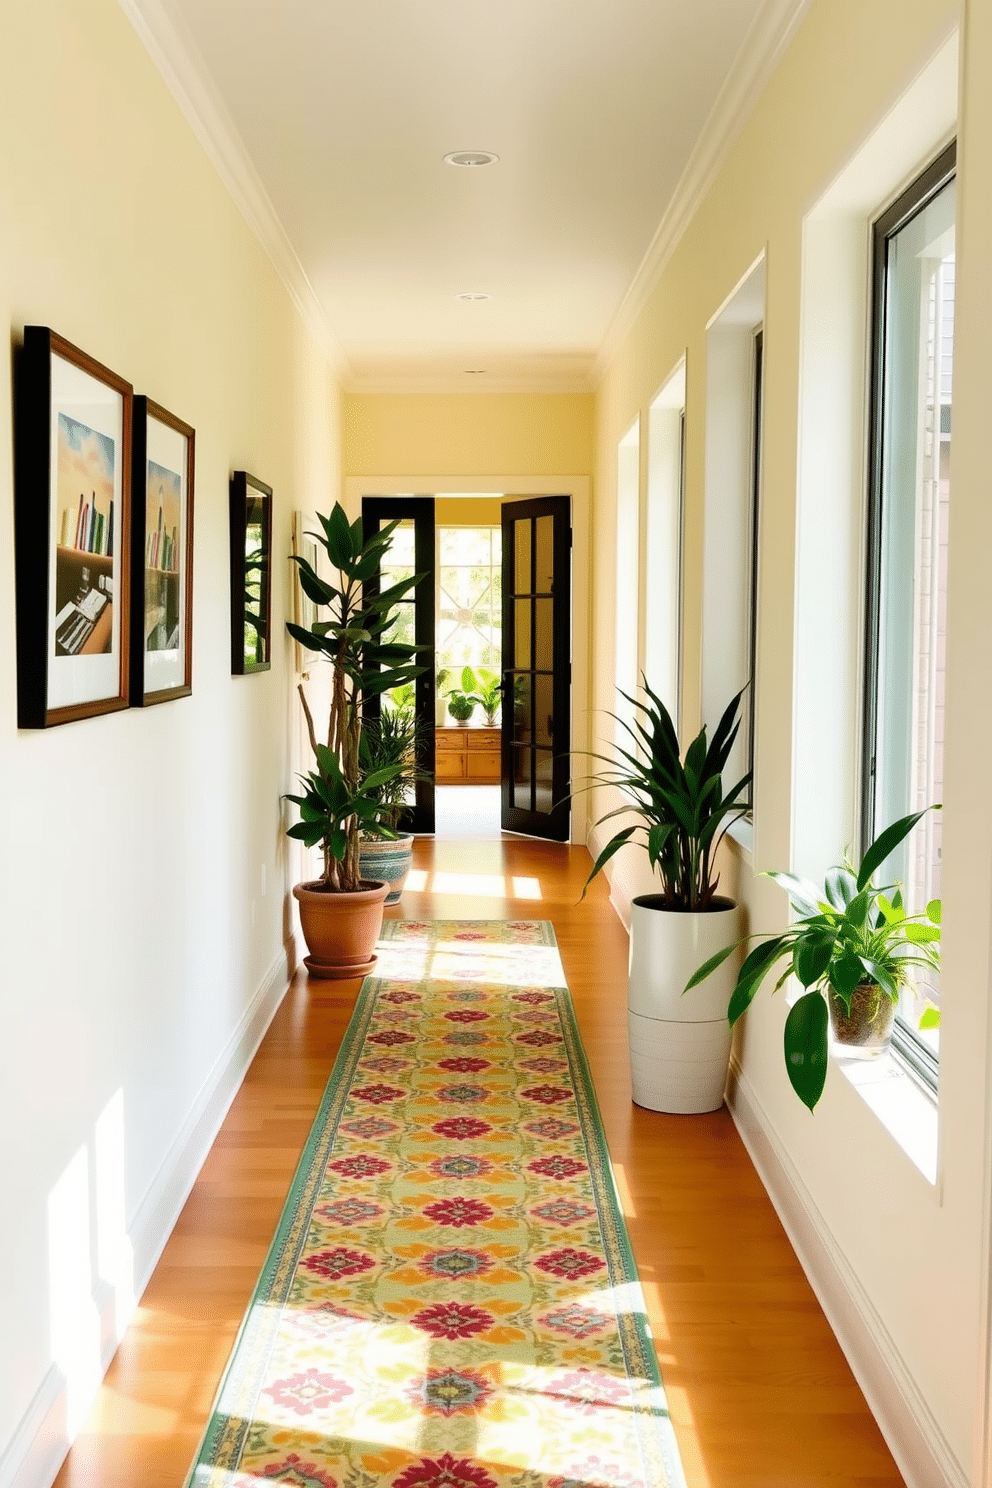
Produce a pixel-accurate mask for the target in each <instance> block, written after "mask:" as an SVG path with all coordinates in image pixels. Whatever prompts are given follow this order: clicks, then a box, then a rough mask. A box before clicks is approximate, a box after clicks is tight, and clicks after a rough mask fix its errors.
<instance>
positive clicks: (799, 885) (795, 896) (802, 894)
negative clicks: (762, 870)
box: [765, 871, 820, 916]
mask: <svg viewBox="0 0 992 1488" xmlns="http://www.w3.org/2000/svg"><path fill="white" fill-rule="evenodd" d="M765 877H766V878H770V879H772V880H773V882H774V883H777V884H779V885H780V886H781V887H782V888H783V889H784V890H785V892H786V893H787V894H788V896H789V899H790V901H791V903H792V906H793V908H794V909H798V911H799V913H800V914H801V915H810V916H812V915H817V914H819V913H820V891H819V889H818V888H817V887H816V884H813V883H810V881H809V879H807V878H796V876H795V874H793V873H777V872H774V871H773V872H771V873H766V874H765Z"/></svg>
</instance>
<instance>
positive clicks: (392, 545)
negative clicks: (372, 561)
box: [379, 521, 417, 589]
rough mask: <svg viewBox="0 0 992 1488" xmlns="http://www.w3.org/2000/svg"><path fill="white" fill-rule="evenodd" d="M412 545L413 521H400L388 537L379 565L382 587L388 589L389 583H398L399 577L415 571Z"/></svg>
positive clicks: (403, 577) (409, 575)
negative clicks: (387, 544)
mask: <svg viewBox="0 0 992 1488" xmlns="http://www.w3.org/2000/svg"><path fill="white" fill-rule="evenodd" d="M413 545H414V528H413V522H412V521H409V522H401V523H400V525H399V526H398V527H397V529H396V531H395V532H394V533H393V535H392V537H391V538H390V539H389V547H388V548H387V549H386V552H385V553H384V554H383V558H382V563H381V564H380V565H379V568H380V573H381V575H382V581H381V582H382V587H383V589H388V588H389V587H390V585H391V584H398V583H399V582H400V580H401V579H408V578H410V577H412V575H413V574H415V573H416V571H417V570H416V567H415V566H414V550H413Z"/></svg>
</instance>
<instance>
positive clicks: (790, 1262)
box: [57, 837, 903, 1488]
mask: <svg viewBox="0 0 992 1488" xmlns="http://www.w3.org/2000/svg"><path fill="white" fill-rule="evenodd" d="M588 868H589V858H588V855H587V854H586V852H585V851H584V850H582V849H578V848H570V847H565V846H559V845H557V844H544V843H535V842H532V841H528V840H525V839H521V838H509V837H507V838H504V839H503V840H498V839H496V840H488V841H480V842H473V841H469V840H464V839H463V840H439V841H437V842H434V841H432V840H430V839H422V840H420V841H419V842H418V843H417V847H416V857H415V864H414V879H413V883H414V885H415V887H413V888H408V889H407V890H406V892H405V893H404V896H403V900H402V904H401V906H400V907H399V908H398V909H397V910H391V911H387V913H389V914H395V915H399V916H402V915H406V916H408V917H411V918H414V917H415V918H421V917H433V918H457V919H464V918H471V917H473V916H478V917H481V918H533V919H549V920H551V922H552V923H553V925H554V927H555V931H556V934H557V937H558V941H559V945H560V947H561V953H562V960H563V962H564V966H565V972H566V976H567V978H568V982H569V986H570V987H571V990H572V995H573V998H574V1002H575V1007H576V1011H577V1015H578V1020H579V1024H580V1027H581V1030H582V1036H583V1039H584V1042H585V1046H586V1051H587V1053H588V1056H589V1063H590V1066H591V1069H592V1072H593V1078H594V1080H595V1083H596V1089H597V1092H598V1095H599V1100H600V1104H601V1107H602V1113H603V1119H604V1122H605V1125H606V1130H607V1136H608V1138H609V1144H610V1150H611V1153H612V1156H613V1161H614V1166H615V1170H616V1176H617V1180H618V1187H619V1190H620V1194H621V1198H622V1201H623V1205H624V1209H625V1211H626V1214H627V1221H628V1225H629V1228H630V1234H631V1240H632V1242H633V1247H634V1252H635V1255H636V1258H637V1262H638V1266H639V1268H640V1274H641V1279H642V1281H643V1285H644V1290H645V1294H646V1298H647V1305H648V1311H649V1314H650V1319H651V1326H652V1331H653V1334H654V1338H655V1342H656V1345H657V1350H658V1356H659V1360H660V1363H661V1368H662V1372H663V1375H664V1380H665V1386H666V1390H667V1394H668V1399H669V1404H670V1407H671V1410H672V1415H673V1419H674V1422H675V1428H676V1432H677V1436H678V1441H679V1447H680V1450H681V1453H682V1459H683V1463H684V1466H685V1472H686V1477H687V1480H688V1483H689V1485H690V1488H828V1485H829V1488H838V1485H845V1488H896V1485H899V1484H901V1483H902V1481H903V1480H902V1478H901V1476H900V1475H899V1473H898V1471H897V1470H896V1467H895V1465H894V1463H893V1461H892V1458H891V1456H890V1454H889V1452H888V1450H887V1448H886V1446H885V1444H884V1442H883V1440H882V1438H881V1435H880V1433H879V1431H878V1428H877V1427H876V1425H875V1423H874V1420H873V1419H872V1417H871V1415H870V1413H869V1411H868V1408H867V1406H866V1404H865V1401H864V1398H863V1396H862V1394H861V1392H860V1390H859V1388H858V1386H857V1384H856V1383H855V1381H854V1379H853V1377H852V1375H851V1373H850V1370H849V1369H848V1366H847V1364H846V1362H845V1360H844V1357H843V1355H842V1354H841V1351H840V1348H839V1347H838V1345H837V1343H836V1341H835V1339H834V1337H833V1334H832V1333H831V1331H830V1328H829V1326H828V1325H827V1322H826V1320H825V1318H824V1316H823V1314H822V1312H821V1311H820V1308H819V1306H818V1304H817V1302H816V1299H815V1297H814V1296H813V1293H812V1291H811V1290H810V1288H809V1285H808V1284H807V1282H806V1279H805V1277H804V1275H803V1273H802V1271H801V1269H800V1267H799V1264H798V1262H797V1260H796V1258H795V1255H794V1254H793V1251H792V1249H791V1246H790V1245H789V1242H788V1240H787V1239H786V1236H785V1234H784V1232H783V1230H782V1227H781V1225H780V1224H779V1221H778V1219H777V1217H776V1215H775V1212H774V1210H773V1209H772V1206H771V1204H770V1203H769V1201H768V1198H767V1196H766V1195H765V1192H764V1189H763V1188H762V1186H761V1183H760V1181H759V1180H758V1177H757V1175H756V1173H755V1172H754V1169H753V1168H752V1166H751V1163H750V1161H749V1159H748V1157H747V1154H746V1152H745V1150H744V1148H743V1146H742V1145H741V1142H740V1140H739V1138H738V1136H737V1133H736V1130H735V1128H734V1126H733V1123H732V1121H731V1119H730V1117H729V1115H728V1114H727V1112H726V1110H722V1111H720V1112H717V1113H715V1114H713V1115H709V1116H692V1117H676V1116H663V1115H660V1114H658V1113H655V1112H649V1111H644V1110H641V1109H639V1108H638V1107H636V1106H633V1105H632V1104H631V1101H630V1090H629V1080H628V1072H627V1054H626V1020H625V1007H624V1003H625V988H626V961H627V937H626V933H625V932H624V930H623V927H622V926H621V924H620V922H619V920H618V919H617V917H616V915H615V913H614V911H613V909H612V908H611V906H610V905H609V903H608V900H607V891H606V885H605V882H604V881H602V880H599V881H597V883H596V884H595V885H594V886H593V888H592V889H591V890H590V893H589V894H588V895H587V897H586V899H585V901H584V902H583V903H582V904H581V905H580V904H579V903H578V900H579V894H580V892H581V888H582V884H583V881H584V879H585V875H586V873H587V871H588ZM357 990H358V987H357V984H355V983H327V982H324V983H320V982H308V979H307V976H306V973H305V972H304V973H302V974H298V975H297V977H296V978H295V980H294V982H293V985H292V987H291V988H290V991H289V993H288V995H287V997H286V999H285V1000H284V1002H283V1004H282V1006H281V1007H280V1009H279V1012H278V1013H277V1015H276V1017H275V1019H274V1021H273V1023H272V1026H271V1028H270V1030H269V1032H268V1034H267V1035H266V1037H265V1039H264V1041H263V1043H262V1045H261V1048H260V1049H259V1052H258V1054H257V1056H256V1058H255V1060H254V1063H253V1064H252V1067H251V1070H250V1071H249V1074H248V1077H247V1079H246V1080H245V1083H244V1086H243V1088H242V1090H241V1091H240V1093H239V1095H238V1096H237V1098H236V1100H235V1101H234V1104H233V1106H232V1107H231V1110H230V1112H229V1114H228V1117H227V1119H226V1121H225V1122H224V1125H223V1128H222V1130H221V1132H220V1133H219V1135H218V1137H217V1140H216V1142H215V1143H214V1146H213V1149H212V1151H211V1153H210V1156H209V1158H208V1160H207V1162H206V1164H205V1166H204V1168H203V1171H202V1173H201V1174H200V1177H199V1179H198V1180H197V1183H196V1185H195V1187H194V1190H193V1192H192V1194H191V1195H190V1198H189V1201H188V1202H187V1204H186V1206H185V1208H184V1210H183V1212H182V1215H181V1217H180V1220H179V1222H178V1224H177V1226H176V1229H175V1231H174V1233H173V1235H172V1237H171V1239H170V1241H169V1243H168V1245H167V1247H166V1249H165V1252H164V1254H163V1256H162V1259H161V1261H160V1263H159V1265H158V1267H157V1269H156V1271H155V1273H154V1276H153V1277H152V1280H151V1282H150V1284H149V1286H148V1288H147V1290H146V1292H145V1295H144V1297H143V1298H142V1301H141V1306H140V1309H139V1312H138V1315H137V1317H136V1319H135V1322H134V1323H133V1325H132V1327H131V1328H130V1329H129V1331H128V1333H127V1335H126V1337H125V1339H124V1342H123V1343H122V1345H121V1347H120V1349H119V1351H118V1353H117V1356H116V1358H115V1360H114V1363H113V1365H112V1366H111V1369H110V1372H109V1373H108V1375H107V1378H106V1380H105V1382H104V1386H103V1388H102V1390H101V1393H100V1397H99V1400H98V1402H97V1405H96V1407H95V1409H94V1411H93V1413H92V1416H91V1418H90V1420H89V1421H88V1423H87V1425H86V1426H85V1428H84V1430H83V1432H82V1434H81V1435H80V1437H79V1439H78V1440H77V1443H76V1445H75V1446H74V1448H73V1449H72V1452H71V1453H70V1455H69V1457H68V1459H67V1461H66V1463H65V1465H64V1467H63V1469H62V1472H61V1473H60V1475H59V1478H58V1480H57V1481H58V1484H59V1485H60V1488H159V1485H161V1488H179V1485H180V1484H182V1482H183V1480H184V1477H185V1474H186V1472H187V1470H188V1467H189V1464H190V1462H191V1460H192V1457H193V1455H194V1452H195V1450H196V1447H197V1443H198V1441H199V1437H200V1433H201V1430H202V1428H203V1425H204V1421H205V1419H206V1415H207V1413H208V1411H209V1408H210V1405H211V1402H212V1399H213V1394H214V1390H215V1388H216V1385H217V1381H218V1378H219V1376H220V1374H221V1371H222V1369H223V1367H224V1364H225V1361H226V1359H227V1356H228V1352H229V1350H230V1348H231V1345H232V1343H233V1341H234V1337H235V1335H236V1333H237V1330H238V1326H239V1324H240V1321H241V1317H242V1314H243V1312H244V1309H245V1307H246V1305H247V1303H248V1300H249V1297H250V1295H251V1292H252V1289H253V1286H254V1282H255V1279H256V1277H257V1274H258V1272H259V1270H260V1268H261V1265H262V1262H263V1259H264V1257H265V1253H266V1250H267V1247H268V1243H269V1239H270V1236H271V1234H272V1231H273V1229H274V1227H275V1224H276V1221H277V1219H278V1216H279V1212H280V1210H281V1207H282V1203H283V1199H284V1197H285V1194H286V1190H287V1187H288V1185H289V1182H290V1179H291V1177H292V1174H293V1170H294V1167H295V1165H296V1161H297V1157H298V1155H299V1151H300V1148H301V1147H302V1145H303V1142H304V1140H305V1138H306V1135H307V1132H308V1131H309V1128H310V1124H311V1120H312V1118H313V1115H314V1112H315V1110H316V1107H317V1105H318V1102H319V1100H320V1097H321V1094H322V1093H323V1089H324V1085H325V1083H326V1080H327V1076H328V1073H329V1071H330V1068H331V1064H332V1062H333V1058H334V1055H335V1052H336V1050H337V1048H338V1044H339V1042H340V1039H341V1036H342V1033H343V1031H344V1028H345V1026H346V1024H347V1021H348V1017H349V1014H350V1011H351V1008H352V1006H353V1003H354V999H355V996H356V994H357Z"/></svg>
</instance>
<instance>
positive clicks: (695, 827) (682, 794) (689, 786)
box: [583, 677, 751, 910]
mask: <svg viewBox="0 0 992 1488" xmlns="http://www.w3.org/2000/svg"><path fill="white" fill-rule="evenodd" d="M641 680H642V685H643V689H644V692H645V693H646V695H647V699H648V701H647V702H642V701H640V700H639V699H637V698H633V697H630V696H629V695H628V694H627V693H625V692H623V691H621V693H620V695H621V697H623V698H626V700H627V702H628V703H631V704H632V705H633V707H634V708H635V710H636V713H635V717H634V724H633V727H632V726H631V725H630V724H629V723H627V722H626V720H625V719H620V720H618V721H619V722H620V723H621V724H622V725H623V727H624V729H626V731H627V733H628V734H629V735H630V738H631V742H632V748H630V749H621V748H619V747H618V748H617V751H616V752H617V755H618V756H619V761H620V763H619V764H618V763H617V762H616V761H615V760H613V759H610V758H609V757H608V756H607V755H603V754H595V753H594V754H593V758H594V759H599V760H604V761H605V762H606V763H607V764H608V765H609V766H610V768H609V769H607V770H603V771H600V772H598V773H597V774H596V775H594V776H592V777H591V779H590V781H589V782H588V784H587V786H586V787H585V788H586V789H590V788H592V787H593V786H613V787H615V788H616V789H617V790H619V791H620V792H621V793H622V794H623V795H624V796H626V798H627V802H626V804H625V805H623V806H618V807H617V808H616V809H615V810H613V811H608V812H607V813H606V815H605V816H601V817H600V818H599V820H598V821H597V823H596V825H597V826H601V825H602V823H603V822H606V821H610V820H611V819H612V818H614V817H617V816H624V815H629V814H630V813H633V814H634V815H635V816H636V817H637V818H638V820H637V821H636V822H634V823H633V824H632V825H628V826H625V827H622V828H621V829H620V830H619V831H618V832H616V833H615V834H614V835H613V836H612V837H611V838H610V840H609V842H607V844H606V846H605V847H604V848H603V850H602V852H601V853H600V854H599V857H598V858H597V859H596V861H595V863H594V864H593V868H592V872H591V873H590V875H589V877H588V879H587V880H586V888H588V886H589V884H590V883H591V882H592V880H593V879H594V878H595V877H596V874H597V873H599V872H600V870H601V869H602V868H603V867H605V865H606V864H607V863H608V862H609V861H610V859H611V858H612V857H613V855H614V853H616V852H619V850H620V848H621V847H623V846H624V845H625V843H627V842H630V841H632V840H636V839H637V838H638V836H642V837H643V839H644V843H645V846H646V847H647V852H648V860H649V862H650V864H651V867H652V868H653V869H654V870H655V872H657V873H658V874H659V875H660V878H661V884H662V893H661V897H662V899H663V901H664V907H665V908H666V909H674V910H705V909H706V907H707V905H708V904H709V903H710V901H711V900H712V899H713V896H714V894H715V893H716V888H717V882H718V878H719V875H718V873H717V871H716V863H715V859H716V851H717V848H718V847H719V845H720V842H721V840H722V839H723V837H724V835H725V834H726V831H727V828H728V827H729V826H730V825H731V824H732V823H733V822H735V821H737V820H738V819H739V818H740V817H742V816H743V815H744V814H745V813H746V812H747V810H748V802H747V797H746V795H745V792H746V790H747V787H748V785H749V784H750V781H751V772H750V771H748V772H747V774H746V775H744V776H742V778H741V779H740V780H739V781H738V782H737V784H736V785H735V786H734V787H733V789H732V790H730V791H727V792H724V789H723V769H724V766H725V765H726V763H727V760H728V759H729V757H730V751H731V750H732V749H733V746H734V741H735V740H736V738H737V734H738V730H739V728H740V720H739V718H738V710H739V708H740V701H741V697H742V696H743V689H742V690H741V692H739V693H737V695H736V696H735V697H734V698H733V699H732V700H731V702H730V703H729V705H728V707H727V708H726V710H725V712H724V714H723V717H722V718H721V719H720V722H719V723H718V724H717V726H716V729H715V730H714V733H713V738H712V739H711V740H710V741H709V743H707V739H706V727H705V725H704V726H703V728H701V729H700V731H699V733H698V734H697V735H696V737H695V738H694V739H693V741H692V743H691V744H690V745H689V747H688V748H687V749H686V751H685V758H684V760H683V759H681V758H680V751H679V741H678V736H677V734H676V732H675V725H674V724H673V722H672V719H671V715H670V714H669V712H668V709H667V708H666V707H665V705H664V703H663V702H662V701H661V699H660V698H659V697H658V696H657V694H656V693H654V692H652V691H651V688H650V687H649V686H648V683H647V679H646V678H643V677H642V679H641ZM610 716H611V717H616V715H615V714H611V715H610ZM583 893H585V889H583Z"/></svg>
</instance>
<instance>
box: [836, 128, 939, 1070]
mask: <svg viewBox="0 0 992 1488" xmlns="http://www.w3.org/2000/svg"><path fill="white" fill-rule="evenodd" d="M956 174H957V142H956V140H952V141H951V143H950V144H949V145H947V146H945V148H944V149H943V150H941V152H940V153H939V154H938V155H937V156H936V158H935V159H934V160H932V161H931V162H930V164H929V165H927V166H926V167H925V168H924V169H923V170H922V171H921V172H920V173H919V174H918V175H917V176H916V177H915V178H914V180H912V181H911V182H910V183H909V185H908V186H906V187H905V188H904V190H903V191H901V192H900V194H899V195H898V196H897V197H896V199H895V200H894V201H893V202H892V203H891V205H889V206H888V207H886V208H885V210H884V211H882V212H881V213H880V214H879V215H878V217H876V218H875V220H874V222H873V223H872V235H871V247H872V259H871V265H872V270H871V352H870V379H869V401H868V487H867V512H866V556H865V574H866V584H865V624H864V657H863V690H862V724H861V760H860V765H861V769H860V775H861V781H860V803H859V805H860V812H859V821H860V832H859V838H860V848H861V853H862V855H863V854H864V853H865V852H866V851H867V849H868V846H869V845H870V843H871V840H872V837H873V835H874V831H875V808H876V785H877V756H878V725H879V716H878V715H879V642H880V626H881V596H882V549H883V530H882V524H883V482H884V465H885V454H886V451H885V439H884V432H885V417H886V394H887V391H888V384H887V378H886V372H887V366H886V342H887V331H888V317H887V311H888V246H889V244H890V242H892V241H893V240H894V239H895V238H896V236H897V235H898V234H899V233H900V232H901V231H902V229H903V228H904V227H906V226H907V225H908V224H909V223H910V222H911V221H912V220H913V219H914V218H915V217H917V216H918V215H919V213H920V212H922V211H923V210H924V209H925V208H926V207H927V206H928V205H929V204H930V202H932V201H933V200H934V199H935V198H936V197H937V196H938V195H939V193H940V192H941V191H943V190H944V188H945V187H946V186H947V185H949V183H950V182H951V181H952V180H954V178H955V176H956ZM892 1044H893V1047H894V1049H895V1050H896V1051H897V1053H899V1054H900V1055H901V1056H902V1058H903V1059H904V1060H905V1061H906V1063H907V1064H908V1065H909V1066H910V1068H911V1069H912V1070H913V1071H914V1073H915V1074H916V1075H918V1076H919V1078H920V1079H921V1080H923V1081H924V1083H925V1084H926V1085H927V1086H928V1087H929V1088H930V1089H931V1090H932V1091H936V1089H937V1083H938V1070H939V1058H938V1055H937V1054H936V1053H935V1052H934V1050H933V1049H932V1048H930V1046H929V1045H927V1044H926V1043H924V1041H923V1040H922V1039H920V1038H919V1037H918V1036H917V1035H916V1034H915V1033H914V1031H913V1029H912V1028H911V1027H910V1025H909V1024H908V1023H907V1022H906V1021H905V1019H903V1018H901V1016H900V1012H899V1008H898V1007H897V1008H896V1018H895V1023H894V1028H893V1035H892Z"/></svg>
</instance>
